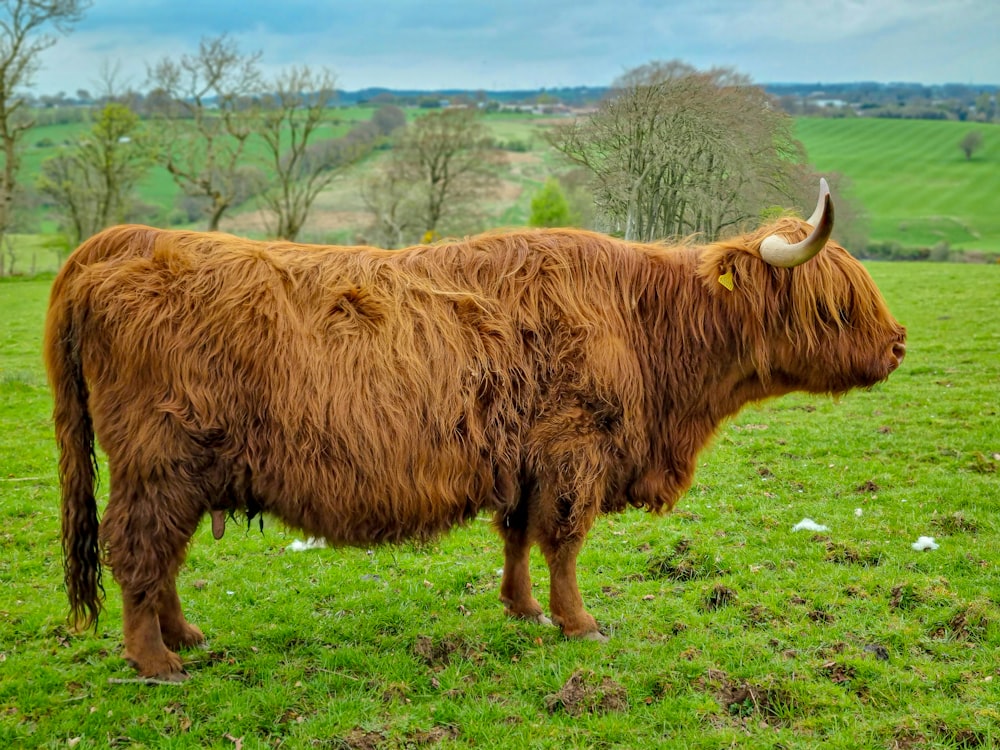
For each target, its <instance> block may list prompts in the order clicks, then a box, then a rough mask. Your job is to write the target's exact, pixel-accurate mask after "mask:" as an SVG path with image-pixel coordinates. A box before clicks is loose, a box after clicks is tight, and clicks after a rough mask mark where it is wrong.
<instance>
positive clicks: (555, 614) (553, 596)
mask: <svg viewBox="0 0 1000 750" xmlns="http://www.w3.org/2000/svg"><path fill="white" fill-rule="evenodd" d="M582 547H583V537H578V538H571V539H567V540H564V541H562V542H555V541H550V542H545V541H543V542H542V552H543V553H544V554H545V559H546V561H547V562H548V564H549V585H550V587H551V593H550V595H549V609H550V611H551V612H552V621H553V622H555V624H556V625H558V626H559V627H560V628H562V631H563V634H564V635H566V636H567V637H569V638H586V639H588V640H594V641H606V640H607V637H606V636H605V635H603V634H602V633H601V631H600V630H599V629H598V627H597V620H595V619H594V617H593V615H591V614H590V613H589V612H588V611H587V610H586V609H585V608H584V606H583V597H581V596H580V588H579V586H578V585H577V580H576V558H577V555H578V554H579V553H580V549H581V548H582Z"/></svg>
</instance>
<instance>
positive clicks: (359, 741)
mask: <svg viewBox="0 0 1000 750" xmlns="http://www.w3.org/2000/svg"><path fill="white" fill-rule="evenodd" d="M338 745H339V746H340V747H342V748H344V750H377V749H378V748H380V747H384V745H385V737H383V736H382V734H381V733H380V732H366V731H365V730H364V729H354V730H352V731H351V732H350V733H349V734H348V735H347V736H346V737H344V738H343V739H342V741H341V743H338Z"/></svg>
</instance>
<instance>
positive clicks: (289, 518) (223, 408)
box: [45, 183, 905, 679]
mask: <svg viewBox="0 0 1000 750" xmlns="http://www.w3.org/2000/svg"><path fill="white" fill-rule="evenodd" d="M810 225H815V226H810ZM831 228H832V205H831V203H830V199H829V194H828V191H827V190H826V188H825V183H824V184H823V186H822V190H821V194H820V204H819V206H818V207H817V213H816V214H814V216H813V218H811V219H810V220H809V222H803V221H801V220H799V219H794V218H784V219H781V220H779V221H777V222H776V223H774V224H772V225H770V226H767V227H765V228H763V229H761V230H759V231H757V232H755V233H751V234H747V235H744V236H740V237H737V238H735V239H732V240H729V241H725V242H719V243H716V244H714V245H709V246H706V247H687V246H681V247H666V246H662V245H644V244H636V243H629V242H623V241H621V240H617V239H613V238H610V237H606V236H603V235H600V234H595V233H591V232H584V231H576V230H569V229H554V230H531V231H517V232H510V233H491V234H485V235H480V236H477V237H472V238H469V239H466V240H463V241H456V242H448V243H441V244H437V245H433V246H426V247H414V248H410V249H407V250H401V251H394V252H392V251H386V250H379V249H375V248H363V247H356V248H342V247H308V246H303V245H295V244H291V243H284V242H275V243H264V242H252V241H249V240H243V239H238V238H236V237H232V236H229V235H224V234H214V233H208V234H204V233H198V232H184V231H161V230H157V229H151V228H148V227H140V226H123V227H116V228H112V229H108V230H106V231H104V232H102V233H100V234H98V235H96V236H95V237H93V238H91V239H89V240H88V241H86V242H85V243H84V244H83V245H81V246H80V248H78V249H77V250H76V252H75V253H74V254H73V255H72V256H71V258H70V259H69V261H68V262H67V263H66V266H65V267H64V268H63V270H62V272H61V273H60V274H59V276H58V277H57V278H56V281H55V283H54V285H53V288H52V298H51V302H50V306H49V313H48V319H47V323H46V336H45V355H46V364H47V367H48V372H49V378H50V381H51V383H52V387H53V390H54V395H55V431H56V437H57V440H58V443H59V447H60V449H61V459H60V465H59V467H60V475H61V479H62V487H63V489H62V498H63V499H62V536H63V552H64V557H65V570H66V586H67V589H68V594H69V601H70V607H71V617H72V619H73V620H74V622H75V624H76V625H77V626H86V625H88V624H92V623H93V622H95V620H96V617H97V615H98V614H99V611H100V608H101V601H102V597H103V589H102V587H101V564H102V562H103V563H104V564H107V565H109V566H110V568H111V570H112V572H113V574H114V577H115V579H116V580H117V581H118V583H119V584H120V585H121V589H122V596H123V598H124V633H125V657H126V659H128V660H129V661H130V662H132V663H133V664H134V666H135V667H136V668H137V669H138V671H139V672H140V674H142V675H146V676H159V677H162V678H173V679H177V678H180V677H182V676H183V674H184V672H183V667H182V662H181V659H180V658H179V657H178V655H177V654H176V653H174V651H172V650H171V649H177V648H179V647H182V646H190V645H194V644H197V643H199V642H201V641H202V640H203V638H204V637H203V635H202V633H201V631H199V630H198V629H197V628H196V627H194V626H192V625H190V624H189V623H188V622H187V621H186V620H185V619H184V616H183V614H182V612H181V605H180V601H179V599H178V596H177V589H176V585H175V581H176V576H177V573H178V569H179V568H180V566H181V564H182V562H183V559H184V555H185V550H186V547H187V544H188V542H189V540H190V539H191V536H192V534H193V533H194V532H195V529H196V528H197V526H198V523H199V521H200V520H201V518H202V517H203V516H205V515H206V514H209V513H212V514H214V515H215V516H216V517H217V516H218V514H219V513H221V512H234V511H235V512H240V513H245V514H246V515H247V516H249V517H253V516H254V515H255V514H257V513H261V512H268V513H271V514H273V515H275V516H277V517H278V518H280V519H281V520H282V521H284V522H285V523H287V524H288V525H290V526H291V527H295V528H299V529H302V530H304V531H306V532H307V533H309V534H312V535H315V536H317V537H324V538H326V539H327V540H329V541H330V542H331V543H333V544H344V545H348V544H349V545H368V544H371V543H375V542H396V541H400V540H403V539H407V538H413V537H418V538H423V537H430V536H433V535H435V534H438V533H440V532H443V531H445V530H446V529H449V528H450V527H452V526H455V525H456V524H460V523H462V522H464V521H467V520H469V519H471V518H473V517H475V516H476V515H477V514H479V513H480V512H483V511H488V512H490V513H492V514H493V517H494V519H495V523H496V529H497V531H498V532H499V533H500V535H501V536H502V537H503V539H504V545H505V546H504V552H505V562H504V572H503V581H502V584H501V591H500V598H501V600H502V601H503V603H504V605H505V607H506V611H507V613H508V614H510V615H512V616H515V617H521V618H527V619H531V620H537V621H540V622H545V621H547V620H546V618H545V616H544V615H543V613H542V608H541V606H540V605H539V603H538V602H537V601H536V600H535V599H534V597H533V596H532V594H531V582H530V579H529V576H528V553H529V549H530V547H531V545H533V544H538V545H539V546H540V547H541V549H542V551H543V553H544V555H545V557H546V560H547V562H548V565H549V571H550V586H551V593H550V598H549V607H550V610H551V614H552V619H553V620H554V621H555V622H556V623H557V624H558V625H560V626H561V627H562V629H563V631H564V633H565V634H566V635H567V636H580V637H591V638H602V636H601V634H600V631H599V630H598V627H597V623H596V622H595V620H594V618H593V617H592V616H591V615H590V614H589V613H587V611H586V610H585V609H584V607H583V603H582V600H581V598H580V593H579V591H578V589H577V583H576V558H577V553H578V552H579V551H580V548H581V546H582V544H583V542H584V537H585V536H586V534H587V531H588V530H589V529H590V527H591V524H592V523H593V521H594V518H595V517H596V516H597V514H598V513H602V512H605V513H606V512H612V511H620V510H623V509H625V508H627V507H628V506H635V507H641V508H648V509H650V510H653V511H661V510H665V509H669V508H671V507H672V506H673V505H674V503H675V502H676V501H677V499H678V497H679V496H680V495H681V494H682V493H683V492H684V491H685V490H686V489H687V488H688V487H689V486H690V484H691V480H692V475H693V473H694V468H695V459H696V456H697V454H698V451H699V450H700V449H701V448H702V447H703V446H704V445H705V444H706V442H707V441H708V440H709V439H710V437H711V436H712V434H713V432H714V431H715V430H716V428H717V427H718V425H719V424H720V422H722V421H723V420H725V419H726V418H727V417H730V416H731V415H733V414H735V413H736V412H737V411H738V410H739V409H740V408H741V407H742V406H743V405H744V404H746V403H748V402H753V401H759V400H761V399H765V398H768V397H771V396H777V395H780V394H784V393H788V392H790V391H793V390H802V391H809V392H814V393H841V392H844V391H847V390H849V389H851V388H854V387H867V386H871V385H873V384H875V383H877V382H879V381H881V380H883V379H884V378H886V377H887V376H888V375H889V373H891V372H892V371H893V370H894V369H895V368H896V367H897V365H898V364H899V363H900V361H901V360H902V357H903V354H904V352H905V347H904V344H903V342H904V338H905V331H904V329H903V328H902V327H901V326H900V325H899V324H898V323H897V322H896V321H895V320H894V319H893V317H892V316H891V315H890V313H889V311H888V309H887V308H886V305H885V303H884V302H883V300H882V297H881V295H880V294H879V292H878V290H877V289H876V288H875V285H874V283H873V282H872V280H871V278H870V277H869V276H868V274H867V272H866V271H865V269H864V268H863V267H862V266H861V264H860V263H858V262H857V261H856V260H855V259H853V258H852V257H851V256H850V255H849V254H848V253H847V252H846V251H845V250H844V249H843V248H841V247H840V246H839V245H837V244H835V243H834V242H832V241H828V239H829V235H830V230H831ZM806 261H808V262H806ZM95 433H96V436H97V439H98V440H99V442H100V444H101V445H102V446H103V448H104V450H105V451H106V453H107V456H108V466H109V470H110V475H111V489H110V498H109V500H108V504H107V508H106V509H105V511H104V518H103V521H102V522H101V523H100V524H98V520H97V504H96V502H95V499H94V478H95V461H94V435H95Z"/></svg>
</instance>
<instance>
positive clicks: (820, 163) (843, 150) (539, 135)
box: [7, 107, 1000, 275]
mask: <svg viewBox="0 0 1000 750" xmlns="http://www.w3.org/2000/svg"><path fill="white" fill-rule="evenodd" d="M372 112H373V110H372V109H371V108H370V107H343V108H339V109H337V111H336V119H337V122H336V123H335V124H334V125H333V126H332V127H331V128H329V129H328V130H327V131H325V132H324V136H331V137H333V136H339V135H343V134H344V133H346V132H347V131H348V130H349V129H350V127H352V126H353V125H355V124H356V123H357V122H359V121H363V120H368V119H370V118H371V114H372ZM410 116H416V115H415V113H414V111H412V110H411V111H410ZM485 122H486V124H487V125H488V126H489V128H490V130H491V132H492V133H493V136H494V138H495V139H496V141H497V143H498V144H499V145H500V146H501V147H502V148H504V149H506V155H507V163H506V165H505V166H503V167H502V168H501V169H500V171H499V174H498V176H499V177H500V180H501V184H500V187H499V188H498V190H497V191H496V194H495V196H494V197H493V199H492V200H490V201H488V202H486V203H485V204H484V205H483V206H482V213H483V216H482V217H481V222H482V226H480V227H478V228H485V227H486V226H518V225H524V224H526V223H527V221H528V217H529V215H530V204H531V199H532V197H534V195H535V193H536V192H537V190H538V189H539V188H540V187H541V185H542V184H543V183H544V182H545V179H546V178H547V177H549V176H551V175H553V174H558V173H560V172H561V171H563V170H566V169H567V168H568V166H567V164H566V163H565V162H564V161H562V160H561V158H560V156H559V155H558V154H557V153H556V152H555V151H554V150H553V149H552V148H551V147H550V146H549V145H548V143H547V142H546V140H545V130H546V129H547V128H549V127H550V126H551V123H552V122H553V120H552V119H551V118H542V117H535V116H531V115H524V114H510V113H494V114H489V115H487V116H486V117H485ZM88 127H89V126H88V125H87V124H84V123H77V124H72V125H51V126H46V127H37V128H35V129H33V130H32V131H31V133H30V134H29V135H28V137H27V139H26V144H25V145H26V148H25V155H24V166H23V171H22V174H21V179H22V181H24V182H25V183H26V184H30V185H34V184H35V181H36V179H37V175H38V172H39V169H40V166H41V163H42V161H43V160H44V159H45V158H48V157H50V156H53V155H54V154H56V153H57V151H58V149H59V148H60V147H61V146H63V145H66V144H69V143H72V142H73V140H74V139H75V138H78V137H79V136H80V134H81V133H82V132H83V131H84V130H85V129H86V128H88ZM970 130H979V131H981V132H982V133H983V148H982V149H981V150H980V151H978V152H977V153H976V154H975V156H974V157H973V159H972V160H970V161H966V159H965V157H964V156H963V155H962V152H961V151H960V149H959V148H958V144H959V142H960V141H961V139H962V137H963V136H964V135H965V134H966V133H967V132H968V131H970ZM795 134H796V137H798V138H799V139H800V140H801V141H802V143H803V144H804V145H805V147H806V150H807V153H808V157H809V161H810V163H811V164H812V165H813V166H814V167H815V168H816V169H817V170H819V171H820V172H821V173H828V172H833V171H837V172H840V173H842V174H844V175H846V176H847V177H848V178H849V179H850V183H851V186H852V187H851V191H852V193H853V195H852V197H853V198H854V199H855V200H856V201H857V202H858V203H859V204H860V206H861V208H862V209H863V210H864V212H865V213H866V214H867V215H868V216H869V217H870V218H869V221H868V226H869V231H870V240H871V241H873V242H898V243H900V244H901V245H902V246H905V247H924V248H931V247H934V246H940V245H941V243H948V246H949V247H950V248H951V249H955V250H982V251H987V252H990V253H998V252H1000V214H998V212H997V210H996V195H997V194H998V193H1000V170H998V169H997V165H998V164H1000V128H998V127H997V126H996V125H985V124H977V123H964V122H950V121H924V120H885V119H866V118H855V119H824V118H797V119H796V121H795ZM259 150H260V144H259V143H256V142H252V143H251V154H257V155H259ZM385 155H386V152H385V151H376V152H375V153H373V154H372V155H370V156H369V157H368V158H366V159H363V160H362V161H361V162H360V163H357V164H353V165H351V166H350V167H348V168H347V169H345V170H344V171H343V172H341V173H340V174H339V175H338V176H337V178H336V179H335V180H334V182H333V183H332V184H331V185H330V186H329V187H328V188H327V189H326V190H325V191H323V192H322V193H321V194H320V196H319V197H318V199H317V201H316V204H315V206H314V208H313V211H312V212H311V213H310V217H309V219H308V220H307V222H306V225H305V227H304V229H303V231H302V234H301V236H300V239H301V240H303V241H306V242H321V243H331V242H332V243H337V244H354V243H356V242H357V241H358V240H361V239H365V233H366V232H367V231H368V227H369V226H370V223H371V215H370V213H369V211H368V208H367V207H366V206H365V204H364V201H363V200H362V199H361V196H360V184H361V181H362V180H363V179H365V177H366V176H367V175H368V174H370V171H371V170H372V169H373V168H374V167H375V166H377V165H378V164H379V163H380V161H381V159H383V158H384V157H385ZM179 193H180V191H179V189H178V188H177V186H176V185H175V184H174V182H173V180H172V179H171V178H170V176H169V174H168V173H167V172H166V170H164V169H163V168H162V167H154V168H153V169H152V170H151V171H150V173H149V175H148V176H147V178H146V180H145V181H144V182H143V183H142V185H141V186H140V189H139V195H138V198H139V200H140V201H141V202H142V203H143V204H144V205H145V206H146V208H147V209H148V211H149V214H148V216H144V217H142V219H141V220H142V221H144V222H145V223H149V224H153V225H156V226H167V225H171V224H174V223H176V222H178V221H184V220H185V219H184V218H183V216H182V214H181V212H179V211H178V210H177V209H176V208H175V200H176V198H177V196H178V195H179ZM257 208H258V207H257V206H256V205H255V204H254V202H253V201H249V202H248V203H247V204H245V205H242V206H239V207H236V208H235V209H234V210H233V211H232V212H231V213H230V214H227V216H226V217H225V219H224V220H223V225H222V228H223V229H225V230H228V231H232V232H235V233H237V234H245V235H250V236H264V232H265V224H264V222H263V221H262V219H261V217H260V215H259V213H258V212H257ZM794 208H796V209H798V210H803V209H804V208H805V207H803V206H795V207H794ZM33 222H34V223H33V224H31V223H30V222H29V226H33V227H34V228H35V229H37V230H38V231H39V232H40V234H20V235H15V236H13V237H12V243H13V250H12V252H13V255H12V257H13V259H14V268H15V271H16V273H18V274H24V275H32V274H34V273H36V272H39V271H54V270H55V269H56V268H57V267H58V262H59V258H60V257H63V256H64V255H65V253H66V252H67V249H66V248H65V247H60V245H59V238H58V235H57V234H55V233H56V226H55V224H54V222H53V220H52V219H51V218H49V217H48V214H47V213H46V212H45V211H44V210H43V209H42V208H40V207H39V208H38V209H37V210H36V211H35V212H34V214H33ZM193 228H202V225H200V224H198V225H195V226H194V227H193ZM9 262H10V260H9V259H8V260H7V264H8V265H9Z"/></svg>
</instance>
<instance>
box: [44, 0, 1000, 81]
mask: <svg viewBox="0 0 1000 750" xmlns="http://www.w3.org/2000/svg"><path fill="white" fill-rule="evenodd" d="M998 28H1000V3H996V2H982V1H981V0H826V2H823V3H805V2H801V1H800V0H739V1H737V0H673V2H670V3H663V2H660V1H659V0H535V1H534V2H531V1H530V0H508V2H505V3H503V4H499V3H496V4H493V3H491V4H480V3H470V2H467V0H368V1H367V2H363V3H360V2H359V3H315V2H312V1H311V0H310V1H309V2H306V1H305V0H283V1H282V2H281V3H273V2H270V0H268V1H267V2H264V0H243V1H239V0H214V1H213V2H211V3H205V2H200V1H199V2H194V1H193V0H172V1H171V2H165V1H163V0H102V1H101V2H99V3H96V4H95V5H94V6H93V7H92V8H91V9H90V10H88V11H87V13H86V15H85V17H84V19H83V21H82V22H81V23H80V24H79V25H78V27H77V28H76V29H75V30H74V31H72V32H71V33H70V34H69V35H68V36H66V37H63V38H60V40H59V42H58V43H57V44H56V45H55V46H54V47H53V48H52V49H51V50H49V51H48V52H47V53H46V55H45V56H44V58H43V63H44V69H43V70H42V71H40V72H39V74H38V76H37V82H38V86H37V88H38V90H40V91H42V92H55V91H57V90H63V91H75V89H76V88H81V87H82V88H88V87H93V81H94V80H96V78H97V76H98V70H99V66H100V63H101V61H102V60H107V61H110V62H115V61H116V60H117V61H121V64H122V68H123V70H127V71H129V74H130V76H131V78H132V79H133V80H132V82H133V85H136V86H140V85H141V83H142V82H144V80H145V65H146V64H147V63H151V62H153V61H154V60H156V59H158V58H160V57H162V56H164V55H170V56H174V57H176V56H178V55H180V54H182V53H184V52H190V51H193V50H194V49H196V47H197V44H198V41H199V40H200V39H201V38H202V37H206V36H217V35H219V34H223V33H225V34H229V35H230V36H232V37H233V38H234V39H235V40H236V41H237V42H238V43H239V44H240V45H241V47H242V48H243V49H244V50H245V51H248V52H249V51H255V50H260V51H261V52H262V53H263V57H262V64H263V65H264V67H265V69H266V70H267V71H268V72H270V73H273V72H276V71H277V70H278V69H280V68H282V67H287V66H289V65H299V64H308V65H313V66H327V67H329V68H331V69H332V70H333V71H334V72H335V73H336V74H337V75H338V78H339V80H340V85H341V86H342V87H344V88H349V89H356V88H363V87H366V86H387V87H395V88H459V87H460V88H489V89H496V88H535V87H541V86H545V87H556V86H563V85H603V84H607V83H610V82H611V81H612V80H613V79H614V78H616V77H617V76H619V75H620V74H621V73H623V72H624V71H625V70H628V69H630V68H633V67H635V66H638V65H641V64H643V63H646V62H649V61H651V60H669V59H674V58H679V59H682V60H684V61H685V62H688V63H690V64H692V65H694V66H696V67H699V68H708V67H713V66H729V67H735V68H736V69H737V70H738V71H739V72H741V73H744V74H747V75H749V76H750V77H751V78H752V79H753V80H755V81H757V82H761V83H768V82H779V81H817V82H839V81H858V80H870V81H887V82H888V81H912V82H921V83H944V82H957V83H1000V45H998V44H997V42H996V34H997V29H998Z"/></svg>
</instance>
